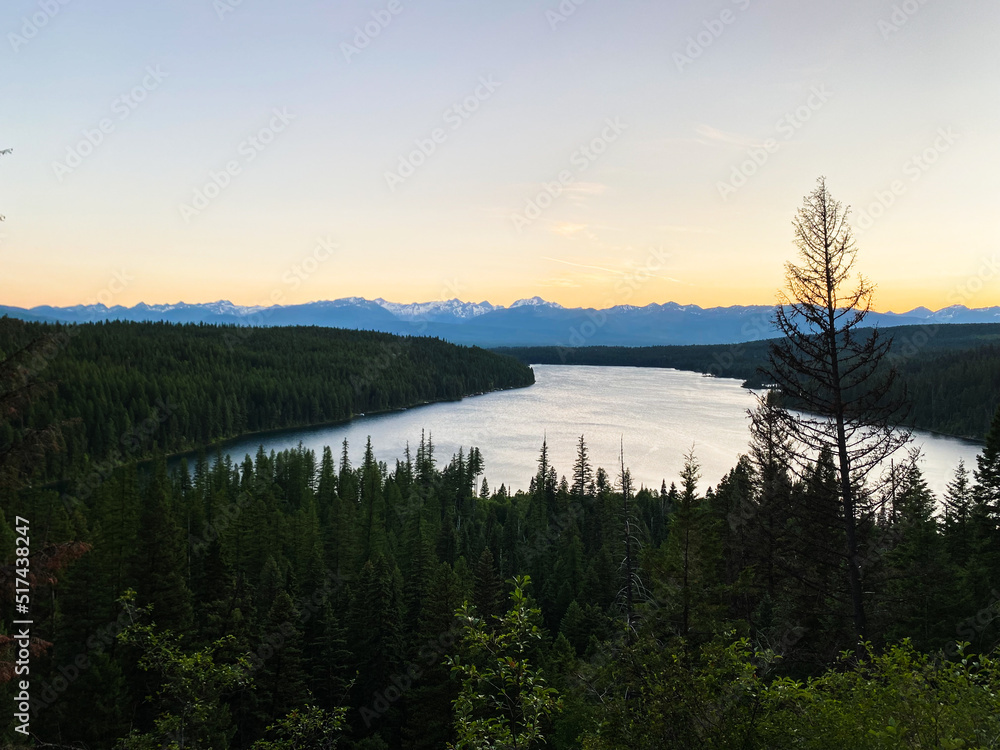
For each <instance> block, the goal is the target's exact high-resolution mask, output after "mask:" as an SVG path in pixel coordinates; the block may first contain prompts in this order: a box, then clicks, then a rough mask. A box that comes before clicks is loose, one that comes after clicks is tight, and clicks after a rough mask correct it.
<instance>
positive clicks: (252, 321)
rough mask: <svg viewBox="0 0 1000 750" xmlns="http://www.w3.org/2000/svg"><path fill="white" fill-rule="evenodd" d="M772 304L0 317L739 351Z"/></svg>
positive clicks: (944, 313) (766, 325)
mask: <svg viewBox="0 0 1000 750" xmlns="http://www.w3.org/2000/svg"><path fill="white" fill-rule="evenodd" d="M772 312H773V308H772V307H771V306H769V305H751V306H733V307H710V308H702V307H698V306H697V305H679V304H677V303H675V302H667V303H664V304H649V305H645V306H644V307H637V306H634V305H617V306H615V307H610V308H607V309H604V310H597V309H593V308H566V307H563V306H562V305H559V304H557V303H555V302H547V301H546V300H544V299H542V298H540V297H531V298H529V299H522V300H518V301H517V302H515V303H514V304H512V305H510V306H509V307H505V306H503V305H493V304H490V303H489V302H478V303H474V302H462V301H461V300H458V299H451V300H443V301H437V302H420V303H412V304H402V303H398V302H389V301H387V300H384V299H381V298H379V299H375V300H368V299H364V298H363V297H345V298H343V299H337V300H329V301H319V302H309V303H305V304H299V305H274V306H272V307H262V306H244V305H235V304H233V303H232V302H229V301H226V300H220V301H218V302H207V303H198V304H188V303H184V302H178V303H177V304H173V305H147V304H145V303H141V302H140V303H139V304H137V305H135V306H134V307H123V306H121V305H116V306H114V307H107V306H105V305H103V304H94V305H75V306H72V307H52V306H48V305H43V306H39V307H32V308H30V309H24V308H19V307H9V306H4V305H0V315H5V314H6V315H9V316H11V317H15V318H22V319H25V320H39V321H50V322H52V321H60V322H64V323H86V322H95V321H102V320H137V321H138V320H142V321H166V322H171V323H213V324H230V325H240V326H247V325H250V326H293V325H315V326H328V327H335V328H352V329H365V330H375V331H384V332H386V333H395V334H400V335H418V336H437V337H438V338H441V339H444V340H446V341H451V342H453V343H456V344H476V345H479V346H484V347H492V346H598V345H609V346H652V345H658V344H731V343H742V342H745V341H754V340H758V339H765V338H770V337H773V336H774V335H775V329H774V328H773V326H772V325H771V322H770V321H771V315H772ZM867 320H868V321H869V322H870V323H871V324H872V325H878V326H880V327H883V328H887V327H892V326H901V325H940V324H951V323H1000V307H986V308H978V309H969V308H967V307H965V306H963V305H953V306H951V307H945V308H943V309H941V310H937V311H931V310H929V309H927V308H926V307H917V308H915V309H913V310H910V311H909V312H905V313H894V312H885V313H871V314H870V315H869V317H868V319H867Z"/></svg>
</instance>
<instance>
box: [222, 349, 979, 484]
mask: <svg viewBox="0 0 1000 750" xmlns="http://www.w3.org/2000/svg"><path fill="white" fill-rule="evenodd" d="M534 370H535V377H536V383H535V385H534V386H532V387H530V388H522V389H519V390H513V391H504V392H498V393H488V394H486V395H483V396H476V397H474V398H467V399H465V400H464V401H460V402H451V403H443V404H432V405H429V406H423V407H420V408H417V409H411V410H408V411H398V412H392V413H389V414H381V415H373V416H368V417H364V418H359V419H356V420H354V421H352V422H350V423H346V424H341V425H336V426H332V427H320V428H313V429H308V430H290V431H285V432H281V433H271V434H268V435H263V436H256V437H253V438H246V439H239V440H235V441H232V442H230V443H228V444H226V445H225V446H224V447H223V449H222V450H223V452H224V453H229V454H230V455H231V456H232V457H233V460H234V461H237V462H238V461H241V460H242V459H243V457H244V455H245V454H247V453H249V454H250V455H254V454H255V453H256V452H257V447H258V446H259V445H261V444H263V445H264V448H265V450H267V451H268V452H270V451H272V450H275V451H280V450H284V449H286V448H294V447H295V446H297V445H298V444H299V443H300V442H301V443H302V444H303V445H304V446H305V447H307V448H310V449H312V450H315V451H316V454H317V457H319V455H320V453H321V452H322V450H323V446H326V445H330V446H332V447H333V451H334V456H335V457H339V454H340V445H341V443H342V442H343V440H344V438H347V440H348V442H349V444H350V456H351V461H352V462H353V463H354V464H355V465H357V463H358V462H359V461H360V459H361V456H362V455H363V452H364V447H365V441H366V440H367V438H368V436H371V439H372V446H373V447H374V449H375V455H376V456H377V457H378V459H379V460H382V461H385V462H387V463H388V464H389V466H390V467H392V466H393V465H394V464H395V460H396V459H397V458H402V456H403V452H404V449H405V447H406V444H407V442H409V444H410V446H411V447H412V448H413V449H414V450H415V447H416V444H417V443H418V442H419V440H420V433H421V430H424V431H426V432H427V433H430V434H431V435H432V437H433V441H434V451H435V456H436V457H437V463H438V465H439V466H440V465H441V464H442V463H445V462H447V461H448V460H449V459H450V458H451V456H452V455H453V454H455V453H458V450H459V447H460V446H461V447H464V448H465V450H466V451H468V448H469V447H470V446H472V445H475V446H477V447H479V449H480V450H481V451H482V454H483V459H484V461H485V463H486V471H485V476H486V478H487V480H488V481H489V485H490V487H492V488H493V489H497V488H499V486H500V484H501V483H504V484H506V485H507V487H508V488H513V489H527V487H528V484H529V482H530V481H531V477H532V476H534V474H535V471H536V468H537V463H536V462H537V459H538V453H539V450H540V449H541V445H542V440H543V439H544V440H546V441H547V443H548V447H549V456H550V462H551V463H552V465H553V466H555V468H556V471H557V472H558V473H559V475H560V476H562V475H566V476H567V477H569V476H570V475H571V473H572V469H573V462H574V460H575V458H576V445H577V441H578V439H579V437H580V435H583V436H584V438H585V440H586V442H587V446H588V449H589V452H590V459H591V463H593V464H594V465H595V466H603V467H604V468H605V469H606V470H607V472H608V474H609V475H610V476H611V478H612V479H614V478H615V477H616V476H617V475H618V470H617V468H616V466H617V465H618V450H619V444H620V443H622V444H624V448H625V463H626V465H627V466H628V467H629V469H630V470H631V472H632V478H633V480H634V482H635V483H636V485H639V484H642V485H645V486H647V487H656V488H658V487H659V486H660V483H661V481H662V480H664V479H666V482H667V484H668V485H669V484H670V483H671V482H672V481H677V478H678V475H679V474H680V470H681V467H682V465H683V461H684V454H685V453H687V452H688V451H690V450H693V451H694V454H695V457H696V458H697V459H698V462H699V463H700V464H701V467H702V476H703V479H702V483H701V487H702V488H703V489H704V488H705V487H707V486H709V485H713V486H714V485H716V484H718V482H719V480H720V479H721V478H722V477H723V476H724V475H725V474H726V473H727V472H728V471H729V469H731V468H732V467H733V465H734V464H735V463H736V459H737V457H738V456H739V454H740V453H743V452H746V450H747V441H748V438H749V432H748V419H747V416H746V413H747V409H750V408H752V407H753V406H754V404H755V402H754V398H753V395H752V394H751V393H750V392H749V391H747V390H746V389H744V388H742V387H741V386H740V383H739V381H736V380H726V379H719V378H708V377H704V376H702V375H699V374H697V373H692V372H679V371H676V370H660V369H653V368H635V367H585V366H572V367H571V366H561V365H535V366H534ZM914 444H915V445H920V446H922V448H923V451H924V460H923V464H922V468H923V470H924V474H925V476H926V478H927V482H928V484H929V485H930V487H931V489H932V490H934V491H935V492H937V493H938V494H939V495H940V494H941V493H943V491H944V488H945V485H946V484H947V483H948V482H949V481H950V480H951V478H952V475H953V474H954V471H955V467H956V466H957V465H958V461H959V459H960V458H964V459H965V462H966V464H967V465H968V466H969V468H970V469H971V468H972V467H973V466H975V456H976V454H977V453H978V452H979V446H977V445H976V444H974V443H969V442H965V441H962V440H956V439H952V438H942V437H937V436H934V435H929V434H927V433H917V434H916V435H915V440H914Z"/></svg>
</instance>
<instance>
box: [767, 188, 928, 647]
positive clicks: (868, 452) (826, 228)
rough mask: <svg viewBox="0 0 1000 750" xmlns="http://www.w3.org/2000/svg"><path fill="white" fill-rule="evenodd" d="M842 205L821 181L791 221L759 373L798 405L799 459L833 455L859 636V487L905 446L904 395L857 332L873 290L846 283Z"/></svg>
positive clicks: (847, 243)
mask: <svg viewBox="0 0 1000 750" xmlns="http://www.w3.org/2000/svg"><path fill="white" fill-rule="evenodd" d="M848 214H849V209H846V208H844V207H843V206H842V205H841V203H840V202H838V201H836V200H834V199H833V197H832V196H831V195H830V193H829V191H828V190H827V188H826V180H825V179H824V178H822V177H821V178H820V179H819V180H818V182H817V185H816V189H815V190H814V191H813V192H812V193H810V194H809V195H808V196H806V198H805V201H804V203H803V205H802V207H801V208H800V209H799V210H798V213H797V215H796V218H795V220H794V221H793V223H792V225H793V227H794V230H795V245H796V247H797V248H798V250H799V260H798V263H787V264H786V266H785V279H786V282H787V290H786V291H784V292H782V293H781V294H780V295H779V304H778V306H777V308H776V309H775V314H774V322H775V325H776V327H777V328H778V330H779V331H780V332H781V333H782V334H783V335H784V338H783V339H780V340H778V341H777V342H775V343H774V344H773V345H772V346H771V349H770V353H769V366H768V367H767V371H766V374H767V376H768V377H769V378H770V380H771V381H772V382H773V383H775V384H776V385H777V386H778V387H779V388H780V390H781V391H782V392H783V393H784V394H785V395H786V396H787V397H789V398H790V399H791V402H792V405H794V406H795V407H797V408H798V409H801V411H797V412H796V413H794V414H792V413H791V412H785V416H786V421H787V424H788V427H789V431H790V433H791V435H792V436H793V437H794V438H796V439H797V443H798V444H799V445H801V446H803V449H802V450H799V451H798V458H799V459H801V461H802V462H803V463H805V462H807V461H810V460H812V459H813V458H814V457H815V456H816V454H817V453H818V452H820V451H822V450H823V449H829V450H830V451H831V453H832V454H833V455H834V458H835V462H836V466H837V470H838V474H839V477H838V478H839V482H840V502H841V506H842V511H843V513H842V515H843V522H844V530H845V537H846V545H847V548H846V554H847V560H848V565H847V567H848V576H849V582H850V593H851V604H852V609H853V617H854V630H855V634H856V635H857V637H858V638H859V639H863V638H864V637H865V635H866V623H865V609H864V596H863V588H862V579H861V566H860V560H859V554H858V549H859V541H858V530H857V525H858V515H859V499H860V497H861V493H860V490H861V487H862V485H863V483H864V479H865V476H866V475H867V474H868V472H869V471H870V470H871V469H872V468H873V467H874V466H876V465H877V464H878V463H879V462H880V461H881V460H882V459H884V458H885V457H887V456H888V455H890V454H891V453H892V452H894V451H895V450H896V449H897V448H899V447H900V446H902V445H903V444H905V443H906V441H907V440H908V438H909V435H908V434H907V433H906V432H901V431H899V430H898V429H897V426H898V424H899V422H900V420H901V419H902V418H903V417H904V416H905V411H904V399H905V393H904V395H903V397H902V398H900V397H890V393H891V392H893V387H894V384H895V381H896V371H895V369H893V368H892V367H890V366H888V362H886V361H885V360H886V354H887V353H888V351H889V347H890V345H891V343H892V339H891V338H887V337H883V336H882V335H881V334H880V333H879V331H878V329H862V328H861V326H862V324H863V322H864V320H865V318H866V317H867V315H868V313H869V311H870V310H871V305H872V299H873V295H874V291H875V287H874V285H872V284H871V283H870V282H869V281H868V280H867V279H865V278H864V277H863V276H861V275H860V274H859V275H858V277H857V286H856V287H854V288H853V289H851V288H849V287H850V285H851V283H852V277H853V269H854V264H855V259H856V257H857V246H856V245H855V242H854V236H853V233H852V231H851V227H850V226H849V224H848V223H847V217H848Z"/></svg>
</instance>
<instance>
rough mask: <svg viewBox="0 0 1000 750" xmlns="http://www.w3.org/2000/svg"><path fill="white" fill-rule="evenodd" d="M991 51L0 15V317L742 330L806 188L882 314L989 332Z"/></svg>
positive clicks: (255, 15)
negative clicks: (636, 318)
mask: <svg viewBox="0 0 1000 750" xmlns="http://www.w3.org/2000/svg"><path fill="white" fill-rule="evenodd" d="M63 3H65V4H63ZM577 3H579V4H577ZM560 7H561V8H562V9H563V11H566V10H572V12H571V13H563V12H561V11H560ZM393 11H395V12H393ZM373 13H374V14H375V15H376V16H379V15H380V16H381V17H382V19H383V23H384V19H385V18H386V17H388V18H390V19H391V20H390V21H389V23H388V24H386V25H384V26H383V25H382V24H379V23H378V22H377V21H375V20H374V18H373V15H372V14H373ZM43 22H44V23H43ZM366 24H369V26H368V28H369V30H372V31H374V30H377V31H378V34H377V35H375V36H370V37H369V36H368V35H367V34H365V33H364V27H365V25H366ZM359 27H360V28H361V32H362V34H364V38H360V39H356V37H357V36H358V32H357V29H358V28H359ZM998 28H1000V4H998V3H996V2H995V0H982V1H979V2H977V1H975V0H973V1H971V2H965V3H946V2H944V1H943V0H924V2H920V1H919V0H907V1H906V2H898V1H897V0H842V1H841V2H838V3H819V2H802V1H801V0H799V1H798V2H792V0H772V1H771V2H763V0H735V1H733V0H718V1H714V2H686V3H679V2H666V1H665V0H658V1H657V2H653V1H652V0H614V1H612V0H582V1H581V0H575V2H574V1H573V0H565V1H564V2H562V4H561V5H560V2H559V1H558V0H530V1H529V0H493V1H492V2H483V1H480V2H468V0H465V1H462V2H460V1H459V0H420V1H419V2H417V1H416V0H392V1H391V2H390V1H389V0H386V1H384V2H383V1H382V0H376V1H375V2H346V1H338V2H333V1H332V0H330V1H329V2H318V1H317V2H308V1H306V0H282V2H278V0H242V2H240V0H215V1H214V2H213V0H170V2H164V3H155V4H154V3H144V2H135V1H134V0H130V1H128V2H126V1H125V0H103V1H102V2H88V1H87V0H34V1H31V0H7V2H6V3H5V12H4V14H3V16H2V19H0V31H2V33H3V37H4V38H3V39H0V64H2V66H3V71H4V74H3V76H2V79H0V101H2V106H0V148H8V147H12V148H14V152H13V153H12V154H10V155H8V156H5V157H3V158H2V159H0V213H3V214H6V216H7V220H6V222H4V223H3V224H2V225H0V236H2V239H0V304H8V305H18V306H33V305H38V304H56V305H71V304H77V303H83V302H92V301H95V300H101V301H104V302H107V303H109V304H125V305H132V304H135V303H137V302H139V301H145V302H149V303H166V302H177V301H179V300H183V301H186V302H206V301H212V300H217V299H229V300H232V301H233V302H236V303H238V304H259V303H266V302H268V301H270V300H276V301H280V302H283V303H295V302H307V301H310V300H315V299H334V298H337V297H344V296H352V295H358V296H365V297H368V298H375V297H379V296H381V297H385V298H387V299H390V300H394V301H399V302H412V301H426V300H432V299H446V298H452V297H459V298H461V299H465V300H475V301H479V300H484V299H487V300H489V301H491V302H493V303H497V304H509V303H510V302H512V301H514V300H516V299H518V298H521V297H529V296H533V295H540V296H542V297H545V298H546V299H549V300H553V301H556V302H560V303H562V304H564V305H568V306H578V305H579V306H596V307H607V306H610V305H614V304H623V303H631V304H646V303H649V302H665V301H668V300H673V301H677V302H680V303H695V304H699V305H702V306H714V305H730V304H767V303H771V302H773V301H774V299H775V293H776V291H777V289H778V287H779V286H780V285H781V283H782V274H783V263H784V262H785V261H787V260H790V259H792V258H793V253H794V248H793V246H792V244H791V239H792V232H791V220H792V218H793V216H794V213H795V210H796V208H798V206H799V205H800V204H801V202H802V198H803V196H804V195H805V194H807V193H808V192H809V191H810V190H812V188H813V187H814V184H815V180H816V178H817V177H818V176H819V175H826V177H827V180H828V186H829V188H830V190H831V192H832V193H833V195H834V196H835V197H836V198H838V199H839V200H841V201H843V202H844V203H845V204H850V205H851V206H852V207H853V209H854V220H855V225H856V226H859V227H861V231H860V232H859V247H860V253H859V269H860V270H862V271H863V272H864V273H865V274H866V275H867V276H870V277H871V278H872V279H873V280H874V281H875V282H876V283H877V284H878V296H877V300H876V307H877V308H878V309H880V310H887V309H892V310H896V311H897V312H898V311H903V310H906V309H910V308H912V307H915V306H917V305H926V306H928V307H931V308H933V309H937V308H940V307H943V306H945V305H948V304H951V303H962V304H966V305H968V306H970V307H983V306H988V305H998V304H1000V281H998V278H1000V276H998V274H1000V268H998V267H997V266H996V262H997V258H998V254H1000V243H998V225H997V213H998V212H997V207H998V199H1000V171H998V169H997V167H998V166H1000V97H998V95H997V92H998V91H1000V87H998V83H1000V46H998V45H997V43H996V35H997V29H998ZM699 35H700V38H699ZM356 42H358V44H356ZM362 44H364V48H363V49H362V48H361V45H362ZM346 45H351V47H353V49H351V48H349V47H347V46H346ZM678 55H684V56H685V58H686V59H682V58H680V57H678ZM148 71H154V72H156V71H158V74H157V75H151V74H150V73H149V72H148ZM482 81H488V82H492V83H490V85H489V86H486V85H485V84H484V83H482ZM137 87H138V88H137ZM123 97H128V100H126V99H124V98H123ZM470 97H471V98H470ZM140 98H141V99H142V101H137V100H138V99H140ZM456 105H457V106H458V107H459V108H460V111H459V110H455V109H454V107H455V106H456ZM472 109H475V111H471V110H472ZM276 111H277V112H285V113H287V115H288V116H286V118H285V121H282V120H280V119H276V117H275V114H274V112H276ZM449 112H450V114H449ZM102 121H104V122H103V124H104V126H105V131H106V132H104V133H101V134H100V143H99V144H98V145H96V146H93V147H90V145H89V143H87V141H86V140H85V139H86V137H87V134H88V133H89V137H90V140H92V141H93V140H97V139H98V136H97V134H95V132H94V131H98V133H99V131H100V128H101V125H102ZM609 122H612V123H615V122H616V123H618V126H616V127H615V128H611V127H609V125H608V124H607V123H609ZM272 126H275V128H274V130H269V129H270V128H271V127H272ZM278 128H281V130H280V132H277V130H278ZM262 129H264V130H265V132H264V133H263V134H260V131H261V130H262ZM435 131H437V132H435ZM256 134H260V136H259V137H260V140H257V141H256V143H257V144H258V145H254V142H252V141H250V140H248V139H249V138H251V137H252V136H253V137H257V135H256ZM435 135H437V137H438V142H437V143H434V136H435ZM595 139H596V140H597V143H595V144H594V150H595V151H597V150H599V151H602V153H600V154H597V153H595V152H594V151H591V152H590V154H591V155H590V156H587V155H586V154H584V152H582V151H580V149H581V147H584V146H587V144H591V143H592V142H594V141H595ZM262 140H269V141H270V142H269V143H267V144H266V145H265V144H264V143H262ZM428 140H429V141H430V143H431V144H433V147H434V150H433V153H431V154H430V155H429V156H427V157H425V158H423V159H421V158H419V157H418V158H416V159H414V160H413V161H415V162H420V161H422V162H423V163H421V164H419V166H417V167H416V168H415V169H414V170H413V174H412V175H409V176H406V178H405V179H404V180H402V181H398V180H396V179H395V178H387V174H388V173H392V172H396V173H397V174H398V173H399V170H400V162H401V159H409V154H410V153H411V152H413V151H414V150H415V149H416V148H417V142H418V141H422V142H424V148H425V150H429V146H428V143H427V142H428ZM81 142H82V143H81ZM588 148H589V147H588ZM81 154H83V157H82V158H81V159H80V160H79V162H78V161H77V160H76V159H75V158H74V155H76V156H80V155H81ZM421 156H422V155H421ZM754 156H756V158H757V161H758V162H760V164H759V165H758V164H755V163H753V162H752V161H748V160H751V159H752V157H754ZM251 157H252V158H251ZM231 163H234V164H235V166H236V167H237V168H238V173H237V174H235V175H232V176H230V175H226V177H228V178H229V180H228V184H227V185H226V186H225V187H224V188H223V189H222V190H220V191H218V194H217V195H215V196H214V198H213V199H212V200H210V201H208V203H207V205H205V204H202V206H203V208H202V209H201V210H199V211H198V212H197V213H194V212H193V211H190V210H187V209H184V208H183V206H184V205H189V206H190V205H192V203H193V201H194V195H195V192H196V190H198V189H202V188H204V187H205V186H206V185H207V184H208V183H209V182H210V180H211V174H212V173H215V174H216V175H217V176H218V175H219V174H222V173H224V172H225V170H226V167H227V165H229V164H231ZM734 170H735V172H734ZM234 171H235V170H234ZM750 172H752V174H750V175H749V176H745V174H743V173H750ZM734 174H735V175H736V176H737V178H741V177H745V181H744V182H743V183H742V184H739V185H738V186H736V187H735V188H734V187H733V186H734V181H733V177H734ZM217 179H218V180H219V181H221V182H226V178H219V177H217ZM560 181H561V183H562V184H560ZM735 182H737V183H739V182H740V179H737V180H736V181H735ZM390 183H393V184H390ZM547 183H548V184H550V189H551V190H552V191H553V192H557V193H558V195H557V196H556V197H555V198H554V199H552V201H551V205H547V206H546V207H545V208H544V210H541V212H540V215H538V216H537V218H534V219H533V220H531V221H528V222H526V223H525V222H521V221H519V220H516V219H515V218H514V216H515V214H517V215H521V216H523V215H525V214H526V213H527V212H526V207H527V205H528V202H529V201H530V200H532V199H535V198H536V197H537V196H539V195H540V194H543V193H544V191H545V189H546V188H545V185H546V184H547ZM726 183H729V187H726ZM893 188H895V190H894V189H893ZM208 192H209V193H215V190H214V189H213V188H209V190H208ZM723 193H725V194H723ZM879 195H881V196H882V201H883V202H884V203H891V205H889V207H888V208H884V209H882V210H879V208H880V206H876V209H875V210H870V209H869V207H870V206H872V204H877V203H878V200H879ZM542 203H546V200H545V199H544V198H543V199H542ZM195 205H197V204H195ZM321 239H322V240H323V241H324V242H325V243H327V246H328V245H329V243H335V244H336V248H335V249H334V250H332V252H328V251H327V250H326V249H324V247H323V245H321V244H319V241H320V240H321Z"/></svg>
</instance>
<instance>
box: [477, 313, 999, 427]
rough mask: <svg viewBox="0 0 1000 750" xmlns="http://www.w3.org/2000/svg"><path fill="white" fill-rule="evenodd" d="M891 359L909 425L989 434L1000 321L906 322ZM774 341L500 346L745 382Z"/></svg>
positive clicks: (546, 357)
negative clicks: (908, 406) (905, 396)
mask: <svg viewBox="0 0 1000 750" xmlns="http://www.w3.org/2000/svg"><path fill="white" fill-rule="evenodd" d="M888 334H889V335H891V336H892V337H893V346H892V349H891V350H890V354H889V356H888V357H887V362H888V363H891V364H894V365H895V366H896V368H897V369H898V370H899V372H900V375H901V376H902V377H901V378H900V380H899V383H898V384H897V388H896V392H897V393H899V392H900V391H901V389H902V388H904V387H905V388H906V389H907V391H908V393H909V397H910V401H911V403H912V412H911V414H910V420H909V421H910V424H911V425H913V426H914V427H917V428H918V429H923V430H931V431H933V432H940V433H943V434H946V435H954V436H956V437H967V438H973V439H976V440H982V439H984V438H985V436H986V433H987V431H988V430H989V428H990V420H991V419H992V417H993V414H994V413H995V412H996V410H997V407H998V406H1000V325H994V324H972V325H947V326H945V325H938V326H901V327H899V328H894V329H891V330H890V331H888ZM770 346H771V341H770V340H768V341H752V342H749V343H746V344H733V345H728V346H716V345H712V346H647V347H635V348H630V347H617V346H586V347H579V348H562V347H525V348H501V349H497V350H496V351H498V352H502V353H505V354H510V355H512V356H514V357H517V358H518V359H520V360H521V361H522V362H524V363H526V364H553V365H555V364H567V365H618V366H628V367H670V368H674V369H677V370H691V371H694V372H703V373H707V374H710V375H714V376H716V377H726V378H738V379H740V380H743V381H744V384H745V385H747V386H748V387H752V388H757V389H760V388H762V387H763V385H764V383H763V381H762V378H761V374H760V372H759V369H760V368H761V367H764V366H765V365H766V364H767V353H768V349H769V348H770Z"/></svg>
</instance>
